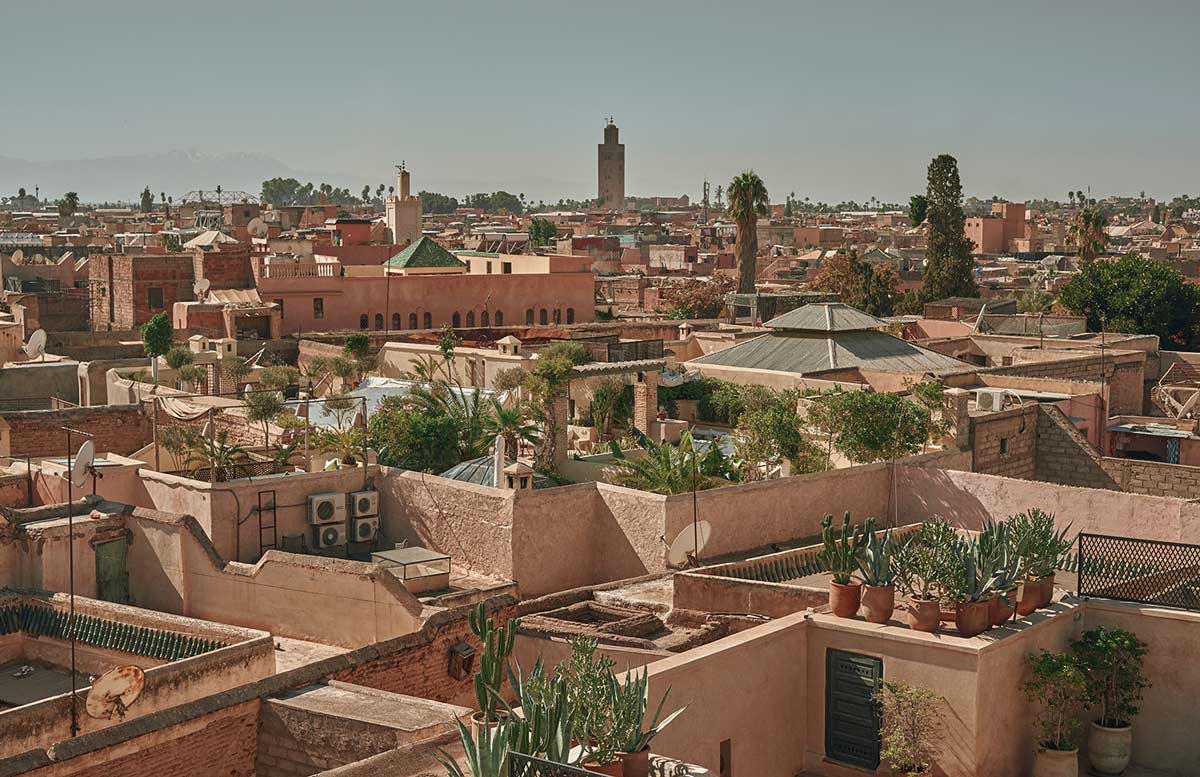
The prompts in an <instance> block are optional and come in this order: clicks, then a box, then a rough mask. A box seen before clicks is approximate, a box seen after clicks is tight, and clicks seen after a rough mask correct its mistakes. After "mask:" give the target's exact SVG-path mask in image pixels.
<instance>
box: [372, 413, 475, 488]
mask: <svg viewBox="0 0 1200 777" xmlns="http://www.w3.org/2000/svg"><path fill="white" fill-rule="evenodd" d="M367 430H368V431H367V436H368V440H369V441H370V442H369V444H370V446H371V447H372V448H374V449H375V450H377V451H378V452H379V462H380V463H381V464H384V465H387V466H391V467H401V468H403V469H410V470H415V471H417V472H431V473H434V474H438V473H441V472H445V471H446V470H448V469H450V468H451V467H453V466H454V465H455V464H457V463H458V462H459V461H461V459H460V458H459V455H458V450H459V438H460V437H461V436H462V421H461V419H460V418H459V417H458V416H455V415H448V414H432V413H428V412H425V411H424V410H422V409H419V408H415V407H411V406H408V405H406V403H405V401H404V398H403V397H397V396H390V397H385V398H384V400H383V402H381V403H380V405H379V408H378V409H377V410H376V411H375V412H374V413H372V414H371V420H370V421H369V422H368V424H367Z"/></svg>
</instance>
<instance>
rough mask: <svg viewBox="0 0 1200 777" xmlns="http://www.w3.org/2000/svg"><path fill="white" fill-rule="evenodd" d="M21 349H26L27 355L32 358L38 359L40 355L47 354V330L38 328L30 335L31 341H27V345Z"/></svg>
mask: <svg viewBox="0 0 1200 777" xmlns="http://www.w3.org/2000/svg"><path fill="white" fill-rule="evenodd" d="M21 350H23V351H25V355H26V356H28V357H29V358H30V359H36V358H38V357H39V356H45V355H46V330H45V329H38V330H36V331H35V332H34V333H33V334H31V335H30V336H29V342H27V343H25V347H24V348H22V349H21Z"/></svg>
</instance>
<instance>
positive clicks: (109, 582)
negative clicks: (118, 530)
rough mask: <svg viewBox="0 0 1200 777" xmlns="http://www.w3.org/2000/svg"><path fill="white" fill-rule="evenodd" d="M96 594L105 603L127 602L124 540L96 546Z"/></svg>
mask: <svg viewBox="0 0 1200 777" xmlns="http://www.w3.org/2000/svg"><path fill="white" fill-rule="evenodd" d="M96 593H97V595H98V596H99V597H100V598H101V599H103V600H104V601H106V602H119V603H122V604H124V603H127V602H128V601H129V572H128V570H127V569H126V568H125V540H124V538H122V539H119V540H111V541H109V542H100V543H97V544H96Z"/></svg>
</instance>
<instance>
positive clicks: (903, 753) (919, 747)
mask: <svg viewBox="0 0 1200 777" xmlns="http://www.w3.org/2000/svg"><path fill="white" fill-rule="evenodd" d="M875 701H876V702H878V703H879V707H880V712H881V714H882V716H883V726H882V730H881V732H880V734H881V739H882V744H883V748H882V749H881V750H880V752H879V758H880V760H882V761H883V762H884V763H886V764H887V765H888V766H890V767H891V768H892V769H893V770H894V771H896V772H898V773H900V774H903V775H907V777H912V776H913V775H921V774H926V773H927V772H929V770H930V769H931V768H933V759H934V756H935V755H936V754H937V742H938V740H937V737H938V733H939V731H940V729H941V725H942V710H941V706H942V705H943V704H944V703H945V700H944V699H943V698H942V697H941V696H939V695H937V694H936V693H934V692H933V691H931V690H929V689H928V688H922V687H919V686H914V685H909V684H908V683H904V682H896V683H883V686H882V687H881V688H880V689H879V690H878V691H876V693H875Z"/></svg>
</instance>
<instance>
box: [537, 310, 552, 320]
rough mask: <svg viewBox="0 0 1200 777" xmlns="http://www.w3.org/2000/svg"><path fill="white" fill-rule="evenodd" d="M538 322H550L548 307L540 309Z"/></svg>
mask: <svg viewBox="0 0 1200 777" xmlns="http://www.w3.org/2000/svg"><path fill="white" fill-rule="evenodd" d="M538 323H539V324H548V323H550V321H549V319H548V318H547V317H546V309H545V308H542V309H541V310H539V311H538Z"/></svg>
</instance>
